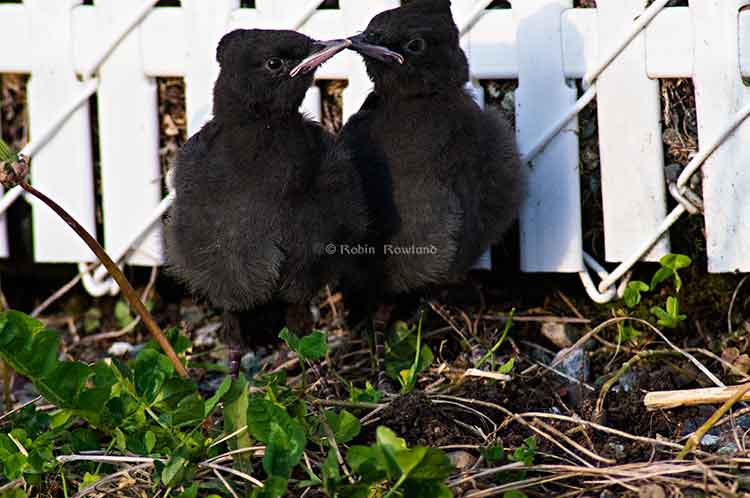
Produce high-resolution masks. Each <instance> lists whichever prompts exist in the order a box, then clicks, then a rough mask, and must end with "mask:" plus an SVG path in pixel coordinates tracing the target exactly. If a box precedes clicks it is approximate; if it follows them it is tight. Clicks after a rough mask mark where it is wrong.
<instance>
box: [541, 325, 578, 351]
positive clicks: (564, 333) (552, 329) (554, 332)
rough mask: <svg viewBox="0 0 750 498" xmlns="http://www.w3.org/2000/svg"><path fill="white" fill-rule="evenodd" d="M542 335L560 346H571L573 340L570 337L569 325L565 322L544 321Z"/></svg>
mask: <svg viewBox="0 0 750 498" xmlns="http://www.w3.org/2000/svg"><path fill="white" fill-rule="evenodd" d="M542 335H543V336H544V337H546V338H547V339H549V340H550V341H551V342H552V344H554V345H555V346H557V347H558V348H561V349H562V348H569V347H570V346H572V345H573V342H572V341H571V340H570V338H569V337H568V327H566V326H565V324H564V323H558V322H543V323H542Z"/></svg>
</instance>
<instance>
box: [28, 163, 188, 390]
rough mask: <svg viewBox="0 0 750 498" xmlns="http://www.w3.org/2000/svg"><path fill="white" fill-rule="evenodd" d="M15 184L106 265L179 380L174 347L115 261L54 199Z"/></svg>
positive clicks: (181, 372) (180, 370)
mask: <svg viewBox="0 0 750 498" xmlns="http://www.w3.org/2000/svg"><path fill="white" fill-rule="evenodd" d="M19 161H25V158H19ZM18 185H20V186H21V188H22V189H24V190H25V191H26V192H28V193H30V194H31V195H33V196H34V197H36V198H37V199H39V200H40V201H42V202H44V203H45V204H46V205H47V206H49V208H50V209H52V210H53V211H54V212H55V213H57V215H58V216H59V217H60V218H62V219H63V221H65V223H67V224H68V225H69V226H70V228H72V229H73V231H74V232H75V233H76V234H78V236H79V237H80V238H81V239H83V241H84V242H85V243H86V245H87V246H89V248H90V249H91V250H92V251H93V253H94V254H95V255H96V257H97V258H99V261H101V262H102V264H103V265H104V266H105V267H106V268H107V271H108V272H109V274H110V275H112V278H113V279H115V282H117V285H118V286H119V287H120V291H121V292H122V295H123V296H125V299H127V300H128V303H130V307H131V308H133V309H134V310H135V311H136V313H138V316H140V317H141V320H142V321H143V324H144V325H145V326H146V328H147V329H148V331H149V332H150V333H151V335H152V336H154V339H156V342H158V343H159V346H161V348H162V350H163V351H164V352H165V353H166V354H167V357H168V358H169V361H171V362H172V365H174V369H175V370H176V371H177V374H178V375H179V376H180V377H182V378H183V379H187V378H188V372H187V369H186V368H185V366H184V365H183V364H182V362H181V361H180V359H179V358H178V357H177V354H176V353H175V352H174V349H172V345H171V344H169V341H168V340H167V338H166V337H165V336H164V333H163V332H162V331H161V328H160V327H159V325H157V324H156V322H155V321H154V318H153V317H152V316H151V313H149V311H148V310H147V309H146V306H144V305H143V302H141V299H140V298H139V297H138V294H137V293H136V292H135V289H133V286H132V285H130V282H128V279H127V278H125V275H124V274H123V273H122V270H120V267H118V266H117V264H116V263H115V262H114V261H112V258H110V257H109V255H108V254H107V252H106V251H105V250H104V248H103V247H102V246H101V245H100V244H99V242H97V241H96V239H95V238H94V237H92V236H91V234H90V233H88V232H87V231H86V229H85V228H83V227H82V226H81V225H80V224H79V223H78V222H77V221H76V220H75V218H73V217H72V216H71V215H70V214H68V212H67V211H65V209H63V208H62V207H61V206H60V205H59V204H57V203H56V202H55V201H53V200H52V199H50V198H49V197H47V196H46V195H44V194H43V193H42V192H40V191H38V190H37V189H35V188H34V187H32V186H31V185H29V184H28V183H27V182H26V180H24V179H20V181H18Z"/></svg>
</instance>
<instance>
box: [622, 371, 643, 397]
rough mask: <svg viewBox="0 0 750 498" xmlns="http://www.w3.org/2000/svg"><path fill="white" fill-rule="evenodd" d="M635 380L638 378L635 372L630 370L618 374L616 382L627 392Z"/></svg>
mask: <svg viewBox="0 0 750 498" xmlns="http://www.w3.org/2000/svg"><path fill="white" fill-rule="evenodd" d="M637 380H638V376H637V375H636V374H635V372H633V371H632V370H630V371H628V372H625V373H624V374H622V375H621V376H620V379H619V381H618V382H617V386H618V387H619V388H620V389H622V390H623V391H625V392H626V393H628V392H630V391H631V390H632V389H633V387H634V386H635V382H636V381H637Z"/></svg>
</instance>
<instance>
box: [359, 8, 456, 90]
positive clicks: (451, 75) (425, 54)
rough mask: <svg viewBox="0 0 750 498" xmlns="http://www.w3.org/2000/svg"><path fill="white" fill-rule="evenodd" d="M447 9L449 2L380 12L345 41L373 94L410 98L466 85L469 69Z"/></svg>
mask: <svg viewBox="0 0 750 498" xmlns="http://www.w3.org/2000/svg"><path fill="white" fill-rule="evenodd" d="M450 6H451V2H450V0H413V1H412V2H410V3H408V4H406V5H403V6H401V7H399V8H396V9H391V10H387V11H385V12H381V13H380V14H378V15H377V16H375V17H374V18H373V19H372V20H371V21H370V24H369V25H368V26H367V29H365V31H364V32H362V33H360V34H359V35H357V36H353V37H351V38H349V39H350V40H351V42H352V45H351V47H350V48H351V49H352V50H355V51H357V52H359V53H360V54H361V55H362V56H363V58H364V60H365V65H366V66H367V73H368V74H369V75H370V78H371V79H372V80H373V82H374V83H375V91H376V92H378V93H380V94H382V95H384V96H386V97H389V96H395V95H402V96H407V97H409V96H415V95H422V94H431V93H436V92H440V91H441V90H444V89H447V88H458V87H461V86H463V84H464V83H466V81H467V80H468V78H469V64H468V62H467V60H466V55H465V54H464V52H463V50H461V47H460V46H459V35H458V28H457V27H456V23H455V22H454V21H453V16H452V15H451V10H450Z"/></svg>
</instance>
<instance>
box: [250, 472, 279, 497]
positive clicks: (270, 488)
mask: <svg viewBox="0 0 750 498" xmlns="http://www.w3.org/2000/svg"><path fill="white" fill-rule="evenodd" d="M287 484H288V482H287V479H283V478H281V477H276V476H271V477H269V478H268V479H266V480H265V481H264V482H263V487H262V488H255V489H253V493H252V495H251V497H252V498H281V497H282V496H284V495H286V490H287Z"/></svg>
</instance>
